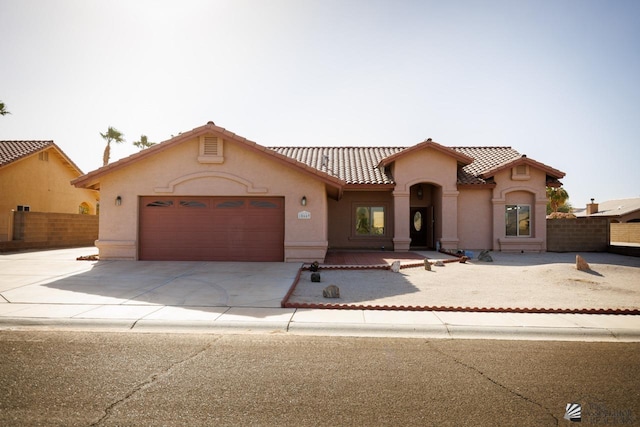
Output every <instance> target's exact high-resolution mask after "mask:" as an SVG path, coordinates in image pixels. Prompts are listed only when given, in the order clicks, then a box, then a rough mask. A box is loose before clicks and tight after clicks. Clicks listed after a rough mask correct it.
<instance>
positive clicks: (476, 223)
mask: <svg viewBox="0 0 640 427" xmlns="http://www.w3.org/2000/svg"><path fill="white" fill-rule="evenodd" d="M492 194H493V193H492V190H491V189H461V190H460V195H459V196H458V236H459V238H460V242H459V243H458V249H466V250H482V249H492V248H493V245H492V243H491V240H492V237H493V207H492V205H491V196H492Z"/></svg>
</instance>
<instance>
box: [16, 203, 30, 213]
mask: <svg viewBox="0 0 640 427" xmlns="http://www.w3.org/2000/svg"><path fill="white" fill-rule="evenodd" d="M30 210H31V207H29V206H25V205H18V212H29V211H30Z"/></svg>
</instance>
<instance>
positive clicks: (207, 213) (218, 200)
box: [139, 197, 284, 261]
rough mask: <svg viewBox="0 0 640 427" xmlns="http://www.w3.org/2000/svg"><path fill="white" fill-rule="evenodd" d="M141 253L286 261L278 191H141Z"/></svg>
mask: <svg viewBox="0 0 640 427" xmlns="http://www.w3.org/2000/svg"><path fill="white" fill-rule="evenodd" d="M139 227H140V245H139V252H140V253H139V259H141V260H164V261H283V260H284V199H283V198H280V197H141V198H140V223H139Z"/></svg>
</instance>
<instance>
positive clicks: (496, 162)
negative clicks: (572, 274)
mask: <svg viewBox="0 0 640 427" xmlns="http://www.w3.org/2000/svg"><path fill="white" fill-rule="evenodd" d="M563 176H564V173H563V172H560V171H558V170H556V169H554V168H552V167H550V166H547V165H545V164H543V163H540V162H537V161H535V160H533V159H530V158H528V157H526V156H524V155H521V154H519V153H518V152H517V151H515V150H513V149H511V148H509V147H445V146H443V145H440V144H438V143H436V142H434V141H432V140H430V139H428V140H426V141H424V142H421V143H419V144H416V145H413V146H411V147H275V148H267V147H264V146H261V145H259V144H257V143H255V142H252V141H249V140H247V139H245V138H243V137H241V136H239V135H236V134H235V133H232V132H230V131H227V130H226V129H224V128H221V127H218V126H216V125H215V124H214V123H213V122H209V123H207V124H206V125H204V126H201V127H197V128H195V129H193V130H191V131H189V132H185V133H182V134H180V135H178V136H176V137H174V138H172V139H170V140H168V141H165V142H162V143H160V144H157V145H154V146H153V147H151V148H148V149H146V150H144V151H141V152H139V153H136V154H133V155H131V156H129V157H127V158H124V159H121V160H119V161H117V162H114V163H112V164H110V165H107V166H104V167H102V168H100V169H97V170H95V171H93V172H90V173H88V174H86V175H84V176H82V177H79V178H77V179H76V180H74V181H73V184H74V185H76V186H78V187H80V188H87V189H93V190H100V193H101V200H102V201H103V203H102V206H101V213H100V215H101V218H100V232H99V238H98V240H97V242H96V245H97V247H98V248H99V250H100V257H101V259H137V260H242V261H288V262H292V261H314V260H319V261H322V260H324V257H325V255H326V252H327V250H328V249H338V248H350V249H375V250H394V251H408V250H410V249H412V248H443V249H451V250H456V249H493V250H501V251H518V252H520V251H535V252H541V251H545V250H546V219H545V218H546V202H547V199H546V193H545V186H547V185H551V186H557V185H560V183H559V181H558V179H560V178H562V177H563Z"/></svg>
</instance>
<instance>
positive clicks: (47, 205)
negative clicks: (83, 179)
mask: <svg viewBox="0 0 640 427" xmlns="http://www.w3.org/2000/svg"><path fill="white" fill-rule="evenodd" d="M46 151H47V153H48V160H46V161H45V160H40V158H39V156H38V154H37V153H36V154H34V155H31V156H28V157H25V158H24V159H21V160H18V161H16V162H13V163H10V164H9V165H7V166H5V167H3V168H0V241H7V240H8V239H9V228H10V227H9V223H10V217H11V216H12V214H11V210H15V209H16V208H17V206H18V205H23V206H29V208H30V210H31V211H32V212H56V213H73V214H77V213H78V212H79V207H80V205H81V204H82V203H86V205H87V206H88V207H89V213H90V214H95V213H96V204H97V200H98V198H99V193H98V192H96V191H93V190H87V189H82V188H76V187H74V186H72V185H71V180H72V179H75V178H77V177H78V174H77V173H75V172H74V171H73V170H72V169H71V168H69V167H68V166H67V165H66V164H65V163H63V161H62V159H61V158H60V156H59V155H58V152H57V151H56V150H55V149H53V148H51V149H48V150H46Z"/></svg>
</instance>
